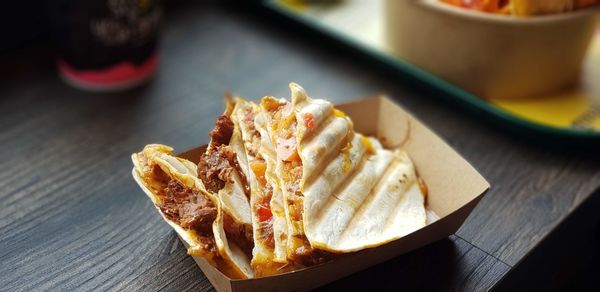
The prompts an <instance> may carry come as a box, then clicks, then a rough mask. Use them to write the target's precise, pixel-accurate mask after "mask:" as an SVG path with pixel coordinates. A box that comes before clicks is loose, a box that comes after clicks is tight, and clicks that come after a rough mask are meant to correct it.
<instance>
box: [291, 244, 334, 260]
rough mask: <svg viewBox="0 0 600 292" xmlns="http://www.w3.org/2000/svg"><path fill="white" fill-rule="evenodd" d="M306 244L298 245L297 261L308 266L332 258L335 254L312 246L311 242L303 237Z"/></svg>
mask: <svg viewBox="0 0 600 292" xmlns="http://www.w3.org/2000/svg"><path fill="white" fill-rule="evenodd" d="M303 240H304V241H306V244H304V245H302V246H300V247H298V248H297V249H296V251H295V254H296V258H295V261H296V262H298V263H299V264H301V265H304V266H306V267H310V266H314V265H318V264H322V263H325V262H328V261H330V260H332V259H333V258H334V257H335V254H333V253H330V252H326V251H322V250H318V249H312V248H310V243H308V240H307V239H306V238H304V239H303ZM307 247H308V248H307Z"/></svg>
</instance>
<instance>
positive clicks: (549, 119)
mask: <svg viewBox="0 0 600 292" xmlns="http://www.w3.org/2000/svg"><path fill="white" fill-rule="evenodd" d="M594 100H595V101H594ZM491 102H492V103H493V104H494V105H496V106H498V107H499V108H501V109H503V110H505V111H507V112H510V113H512V114H514V115H517V116H519V117H522V118H525V119H528V120H532V121H534V122H537V123H540V124H544V125H548V126H553V127H559V128H570V127H573V126H574V125H577V126H580V127H585V128H591V129H594V130H600V30H599V31H598V34H596V38H595V40H594V41H593V42H592V45H591V47H590V50H589V52H588V56H587V59H586V62H585V64H584V67H583V74H582V79H581V85H580V86H579V87H578V88H575V89H572V90H570V91H567V92H564V93H561V94H557V95H556V96H552V97H542V98H538V99H533V100H527V101H500V100H492V101H491ZM593 103H594V105H592V104H593Z"/></svg>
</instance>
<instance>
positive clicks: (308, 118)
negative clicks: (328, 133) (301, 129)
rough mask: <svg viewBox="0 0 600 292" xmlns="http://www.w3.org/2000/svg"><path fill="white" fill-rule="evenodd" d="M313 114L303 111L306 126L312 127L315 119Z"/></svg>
mask: <svg viewBox="0 0 600 292" xmlns="http://www.w3.org/2000/svg"><path fill="white" fill-rule="evenodd" d="M314 118H315V117H314V116H313V114H311V113H305V114H304V125H306V127H307V128H309V129H312V128H313V127H314V126H315V120H314Z"/></svg>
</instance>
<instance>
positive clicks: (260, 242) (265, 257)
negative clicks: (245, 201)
mask: <svg viewBox="0 0 600 292" xmlns="http://www.w3.org/2000/svg"><path fill="white" fill-rule="evenodd" d="M259 114H260V108H259V107H258V105H256V104H254V103H252V102H248V101H245V100H243V99H241V98H237V99H236V100H235V107H234V109H233V112H232V114H231V120H232V122H233V124H234V125H235V129H239V132H240V134H241V135H240V136H241V140H242V141H243V142H242V143H243V150H244V151H243V153H238V158H240V164H241V165H243V166H244V167H242V168H243V169H245V170H246V177H247V178H248V181H249V185H250V206H251V211H252V227H253V235H254V249H253V251H252V263H251V265H252V267H253V269H254V273H255V275H256V276H268V275H272V274H277V273H281V272H285V271H288V270H289V269H290V268H291V267H292V266H291V265H287V258H286V257H285V252H284V253H283V255H284V256H283V257H282V256H279V257H278V256H277V255H276V254H275V249H276V240H275V234H277V235H278V236H279V237H278V238H281V235H279V234H280V233H281V232H282V230H280V226H277V227H275V228H274V226H273V225H274V223H276V220H277V216H279V217H281V215H284V214H283V211H282V208H281V207H280V208H279V209H281V210H278V209H277V208H278V206H275V213H276V215H275V216H274V215H273V210H272V203H271V202H272V200H273V194H274V193H276V192H278V195H279V196H281V190H280V189H279V187H278V185H277V181H276V180H275V179H273V178H274V177H273V175H272V171H271V169H270V168H269V166H267V164H268V163H267V161H269V163H270V162H271V161H274V157H273V153H272V150H271V149H270V147H269V145H264V146H263V139H262V136H261V132H264V129H263V128H262V123H260V122H258V123H255V119H257V116H259ZM258 119H260V117H258ZM268 168H269V170H268ZM275 200H277V199H275ZM276 202H278V201H276ZM275 204H277V203H275ZM285 227H287V226H285ZM275 229H277V230H275ZM275 231H277V233H275ZM278 241H279V240H278ZM277 246H279V247H281V244H280V243H279V242H277ZM283 251H285V247H284V249H283Z"/></svg>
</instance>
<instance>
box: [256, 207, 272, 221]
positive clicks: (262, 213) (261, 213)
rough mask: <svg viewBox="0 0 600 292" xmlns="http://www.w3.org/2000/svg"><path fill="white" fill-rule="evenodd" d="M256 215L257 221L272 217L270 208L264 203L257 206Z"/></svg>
mask: <svg viewBox="0 0 600 292" xmlns="http://www.w3.org/2000/svg"><path fill="white" fill-rule="evenodd" d="M256 215H258V221H260V222H264V221H267V220H269V219H271V217H273V213H272V212H271V209H270V208H269V207H266V206H264V205H260V206H258V209H257V210H256Z"/></svg>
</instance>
